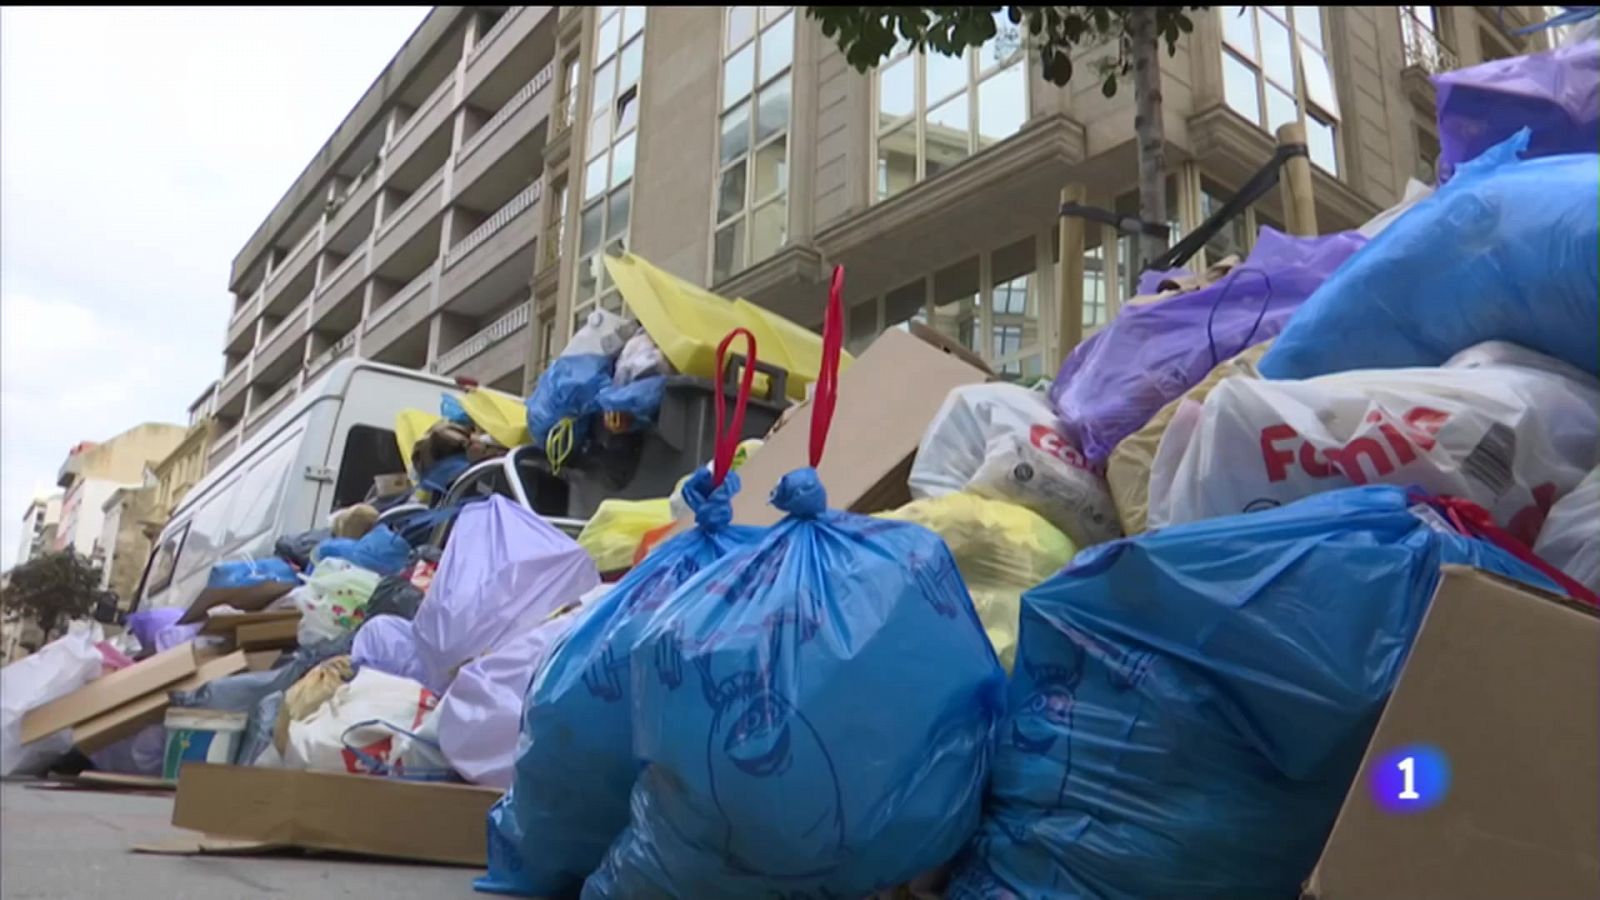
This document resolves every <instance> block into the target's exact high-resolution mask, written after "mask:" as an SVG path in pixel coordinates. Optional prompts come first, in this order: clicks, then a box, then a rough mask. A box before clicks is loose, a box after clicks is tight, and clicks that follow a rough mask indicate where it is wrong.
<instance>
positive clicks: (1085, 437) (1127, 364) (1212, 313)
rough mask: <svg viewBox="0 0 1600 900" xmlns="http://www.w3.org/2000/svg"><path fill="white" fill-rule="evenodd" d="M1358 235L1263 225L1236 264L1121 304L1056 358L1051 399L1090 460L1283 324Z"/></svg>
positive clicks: (1102, 456) (1352, 248) (1354, 246)
mask: <svg viewBox="0 0 1600 900" xmlns="http://www.w3.org/2000/svg"><path fill="white" fill-rule="evenodd" d="M1365 243H1366V238H1364V237H1362V236H1361V235H1359V234H1357V233H1356V232H1354V231H1344V232H1339V233H1337V234H1330V235H1323V236H1321V237H1310V238H1298V237H1290V236H1289V235H1286V234H1281V233H1279V232H1277V231H1274V230H1273V229H1271V228H1267V227H1263V228H1262V229H1261V236H1260V237H1259V238H1258V239H1257V240H1256V245H1255V248H1254V249H1252V250H1251V251H1250V256H1249V258H1248V259H1246V260H1245V261H1244V263H1243V264H1242V265H1240V266H1237V267H1235V268H1234V269H1233V271H1232V272H1230V273H1229V274H1228V275H1227V276H1225V277H1224V278H1222V279H1221V280H1219V281H1217V282H1215V283H1213V284H1211V285H1208V286H1207V287H1205V288H1202V289H1200V290H1198V291H1193V292H1191V293H1188V294H1180V295H1179V296H1177V297H1173V298H1170V299H1168V300H1163V301H1160V302H1157V303H1150V304H1145V305H1141V306H1129V307H1125V308H1123V310H1122V311H1121V312H1120V313H1118V314H1117V317H1116V318H1115V319H1113V320H1112V321H1111V324H1109V325H1107V326H1106V327H1104V328H1102V329H1101V330H1100V331H1099V332H1097V333H1095V335H1094V336H1093V337H1091V338H1089V339H1088V340H1086V341H1084V342H1083V343H1081V344H1079V345H1078V346H1077V348H1076V349H1074V350H1073V351H1072V355H1071V356H1069V357H1067V361H1066V362H1064V363H1062V365H1061V372H1060V373H1059V374H1058V375H1057V376H1056V380H1055V383H1054V384H1053V385H1052V386H1051V388H1050V403H1051V405H1052V406H1054V407H1055V409H1056V414H1057V415H1058V416H1060V418H1061V424H1062V427H1063V431H1064V432H1065V434H1066V435H1067V437H1068V438H1070V439H1071V440H1072V441H1073V443H1075V444H1077V446H1078V449H1080V450H1081V451H1083V455H1084V456H1086V457H1088V458H1089V460H1090V461H1091V462H1093V463H1096V464H1099V463H1104V462H1105V461H1106V459H1107V458H1108V457H1110V455H1111V451H1112V450H1113V449H1114V448H1115V447H1116V446H1117V444H1118V443H1119V442H1120V441H1122V439H1123V438H1126V437H1127V436H1128V435H1130V434H1133V433H1134V432H1135V431H1138V430H1139V429H1140V428H1143V427H1144V425H1145V423H1146V422H1148V421H1150V417H1151V416H1154V415H1155V414H1156V412H1157V411H1159V410H1160V409H1161V407H1163V406H1165V405H1166V404H1167V403H1168V402H1169V401H1171V400H1173V399H1175V398H1177V397H1179V396H1180V395H1182V394H1183V392H1184V391H1187V390H1188V389H1189V388H1191V387H1194V386H1195V385H1196V384H1199V383H1200V380H1201V379H1203V378H1205V376H1206V373H1207V372H1210V371H1211V370H1212V369H1213V368H1215V367H1216V365H1217V363H1219V362H1222V361H1223V360H1226V359H1229V358H1231V357H1233V356H1235V355H1237V354H1238V353H1239V352H1241V351H1243V350H1245V349H1246V348H1248V347H1251V346H1254V345H1256V344H1259V343H1261V342H1262V341H1265V340H1268V339H1270V338H1272V337H1274V336H1276V335H1277V334H1278V332H1279V331H1281V330H1283V326H1284V323H1286V322H1287V321H1288V320H1289V316H1290V315H1292V314H1293V313H1294V311H1295V310H1296V309H1297V308H1299V306H1300V304H1301V302H1302V301H1304V300H1305V299H1306V298H1307V297H1309V296H1310V295H1311V292H1312V291H1314V290H1316V288H1317V286H1318V285H1320V284H1321V283H1322V282H1323V280H1325V279H1326V278H1327V277H1328V276H1329V275H1331V274H1333V271H1334V270H1335V269H1337V268H1338V267H1339V266H1340V264H1342V263H1343V262H1344V261H1345V260H1346V259H1348V258H1350V256H1351V255H1352V254H1354V253H1355V252H1356V251H1357V250H1359V249H1360V248H1361V246H1362V245H1363V244H1365Z"/></svg>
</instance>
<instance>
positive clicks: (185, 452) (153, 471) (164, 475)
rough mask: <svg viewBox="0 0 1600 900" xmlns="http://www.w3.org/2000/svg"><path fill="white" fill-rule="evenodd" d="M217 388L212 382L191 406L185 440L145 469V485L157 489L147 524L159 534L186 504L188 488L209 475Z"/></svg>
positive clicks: (214, 434) (215, 383) (214, 431)
mask: <svg viewBox="0 0 1600 900" xmlns="http://www.w3.org/2000/svg"><path fill="white" fill-rule="evenodd" d="M217 385H218V383H217V382H215V381H213V382H212V383H211V384H210V385H209V386H207V387H206V389H205V391H204V392H203V393H201V394H200V396H199V397H197V398H196V399H195V401H194V403H192V404H190V405H189V429H188V431H186V432H184V435H183V440H181V441H179V442H178V445H177V446H176V447H174V448H173V449H172V452H171V453H168V454H167V455H166V456H165V457H163V458H162V459H160V460H159V461H157V462H154V463H152V464H151V465H150V466H149V467H148V468H147V470H146V472H145V476H144V483H145V484H146V485H150V486H153V487H154V488H155V498H154V502H152V503H151V504H150V507H149V512H148V516H147V518H146V520H145V524H146V525H147V526H149V527H151V528H153V530H155V531H160V530H161V526H162V525H165V524H166V521H167V518H168V517H170V516H171V515H172V511H173V510H174V509H176V508H177V507H178V504H179V503H182V502H183V498H184V496H185V495H187V494H188V493H189V489H190V488H192V487H194V486H195V484H196V483H197V482H199V481H200V479H201V478H202V477H204V476H205V474H206V468H207V466H206V452H207V451H208V450H209V449H210V447H211V441H212V439H213V438H214V437H215V436H216V418H215V417H214V415H213V413H214V412H215V411H216V403H217Z"/></svg>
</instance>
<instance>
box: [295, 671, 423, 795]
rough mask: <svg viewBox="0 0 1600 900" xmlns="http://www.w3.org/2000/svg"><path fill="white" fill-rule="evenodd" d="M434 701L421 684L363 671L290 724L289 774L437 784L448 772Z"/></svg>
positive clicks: (383, 673)
mask: <svg viewBox="0 0 1600 900" xmlns="http://www.w3.org/2000/svg"><path fill="white" fill-rule="evenodd" d="M438 703H439V698H438V697H437V696H435V695H434V693H433V692H432V691H430V690H428V689H427V688H425V687H423V686H422V685H421V684H419V683H417V682H415V681H412V680H411V679H409V678H400V677H398V676H395V675H389V674H387V673H385V672H380V671H378V670H377V669H371V668H368V669H362V670H361V671H360V672H358V673H356V677H355V678H354V679H353V680H352V681H350V683H348V684H346V685H344V686H342V687H340V688H339V690H338V691H336V692H335V693H334V695H333V696H332V697H331V698H329V700H328V702H326V703H324V704H323V705H322V706H321V707H320V708H318V709H317V711H316V712H314V713H312V714H311V715H310V716H307V717H306V718H305V719H302V720H300V721H295V722H290V723H289V742H288V747H287V749H286V750H285V751H284V754H283V764H284V766H285V767H287V768H290V769H315V770H319V771H324V772H350V773H355V774H378V775H391V774H392V775H394V776H396V777H400V778H423V779H430V780H431V779H437V778H442V777H445V776H446V775H447V774H448V772H449V763H448V762H446V760H445V758H444V754H443V753H442V752H440V750H439V747H438V715H437V713H436V710H437V707H438Z"/></svg>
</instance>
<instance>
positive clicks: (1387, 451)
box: [1150, 341, 1600, 544]
mask: <svg viewBox="0 0 1600 900" xmlns="http://www.w3.org/2000/svg"><path fill="white" fill-rule="evenodd" d="M1179 418H1180V417H1174V420H1173V424H1172V425H1171V426H1169V427H1168V429H1167V433H1166V435H1164V436H1163V438H1162V441H1161V447H1160V449H1159V450H1158V451H1157V458H1156V461H1155V463H1154V465H1153V466H1152V469H1151V479H1150V496H1151V509H1150V525H1151V527H1152V528H1157V527H1161V526H1164V525H1170V524H1175V523H1180V522H1192V521H1195V520H1197V519H1205V518H1210V517H1213V516H1226V515H1232V514H1234V513H1240V512H1252V511H1254V510H1258V509H1264V508H1269V507H1274V506H1279V505H1282V504H1284V503H1289V502H1291V501H1294V500H1298V499H1300V498H1302V497H1306V496H1309V495H1311V494H1315V493H1319V492H1322V491H1328V490H1333V489H1336V488H1341V487H1346V486H1349V485H1356V484H1368V483H1385V484H1399V485H1416V486H1418V487H1421V488H1422V489H1423V490H1426V491H1428V492H1430V493H1433V494H1443V495H1450V496H1456V497H1464V498H1466V499H1468V500H1471V501H1473V502H1475V503H1477V504H1479V505H1481V506H1483V507H1484V508H1486V509H1487V510H1488V511H1489V512H1490V513H1491V514H1492V515H1493V516H1494V518H1495V521H1496V522H1498V523H1499V524H1500V525H1501V526H1502V527H1504V528H1505V529H1506V530H1507V531H1509V532H1510V533H1511V534H1512V535H1513V536H1515V537H1517V538H1519V539H1520V540H1522V541H1524V542H1525V543H1529V544H1531V543H1533V540H1534V538H1535V536H1536V535H1537V534H1538V532H1539V527H1540V524H1541V523H1542V522H1543V520H1544V516H1545V513H1546V511H1547V510H1548V509H1549V508H1550V505H1551V504H1553V503H1554V502H1555V501H1556V500H1558V499H1559V498H1561V497H1564V496H1566V495H1567V494H1568V493H1569V492H1571V491H1572V489H1573V488H1575V487H1576V486H1577V485H1578V482H1579V481H1581V480H1582V479H1583V477H1584V475H1585V473H1587V472H1588V471H1589V470H1590V469H1592V468H1594V466H1595V464H1596V462H1600V458H1597V457H1600V383H1597V382H1596V381H1595V380H1594V379H1593V378H1591V377H1590V376H1588V375H1587V374H1585V373H1583V372H1580V371H1578V370H1577V369H1575V368H1572V367H1571V366H1567V365H1566V364H1564V363H1561V362H1559V361H1557V360H1554V359H1550V358H1547V357H1543V356H1540V355H1539V354H1536V353H1534V352H1532V351H1530V350H1525V349H1523V348H1521V347H1517V346H1515V345H1512V344H1507V343H1505V342H1501V341H1491V342H1487V343H1484V344H1479V345H1477V346H1474V347H1470V348H1468V349H1466V350H1464V351H1462V352H1461V353H1459V354H1457V355H1456V356H1455V357H1452V358H1451V359H1450V360H1449V361H1448V362H1447V363H1445V365H1444V366H1443V367H1442V368H1414V369H1381V370H1379V369H1374V370H1365V371H1353V372H1341V373H1339V374H1336V375H1325V376H1322V377H1320V378H1311V379H1307V380H1304V381H1266V380H1255V379H1248V378H1230V379H1226V380H1224V381H1223V382H1222V383H1221V384H1219V385H1217V387H1216V389H1215V390H1213V391H1212V392H1211V394H1210V396H1208V397H1207V398H1206V401H1205V406H1204V408H1203V410H1202V411H1201V413H1200V415H1199V421H1198V422H1197V423H1196V424H1195V426H1194V427H1193V428H1192V429H1191V428H1189V427H1187V424H1188V423H1187V422H1185V423H1182V425H1180V422H1179ZM1174 460H1176V462H1174ZM1163 484H1167V485H1169V487H1168V489H1166V490H1164V491H1161V490H1158V486H1159V485H1163Z"/></svg>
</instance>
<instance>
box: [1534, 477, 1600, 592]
mask: <svg viewBox="0 0 1600 900" xmlns="http://www.w3.org/2000/svg"><path fill="white" fill-rule="evenodd" d="M1533 552H1534V554H1535V555H1537V556H1538V557H1539V558H1541V559H1543V560H1544V561H1545V562H1547V563H1549V564H1550V565H1552V566H1555V567H1556V568H1558V569H1560V570H1561V571H1563V572H1565V573H1567V574H1568V575H1570V576H1572V578H1573V579H1574V580H1576V581H1578V582H1579V583H1581V584H1582V585H1583V586H1584V587H1586V588H1588V589H1589V590H1591V591H1594V592H1596V593H1600V469H1595V470H1594V471H1592V472H1590V473H1589V474H1588V475H1586V476H1584V479H1583V481H1582V482H1581V483H1579V485H1578V486H1577V488H1575V489H1574V490H1573V492H1572V493H1570V494H1568V495H1567V496H1565V497H1562V498H1561V499H1560V500H1559V501H1557V502H1556V504H1555V505H1554V506H1552V507H1550V515H1549V516H1547V517H1546V518H1545V520H1544V529H1543V530H1541V531H1540V532H1539V540H1538V541H1537V542H1536V543H1535V544H1534V545H1533Z"/></svg>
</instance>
